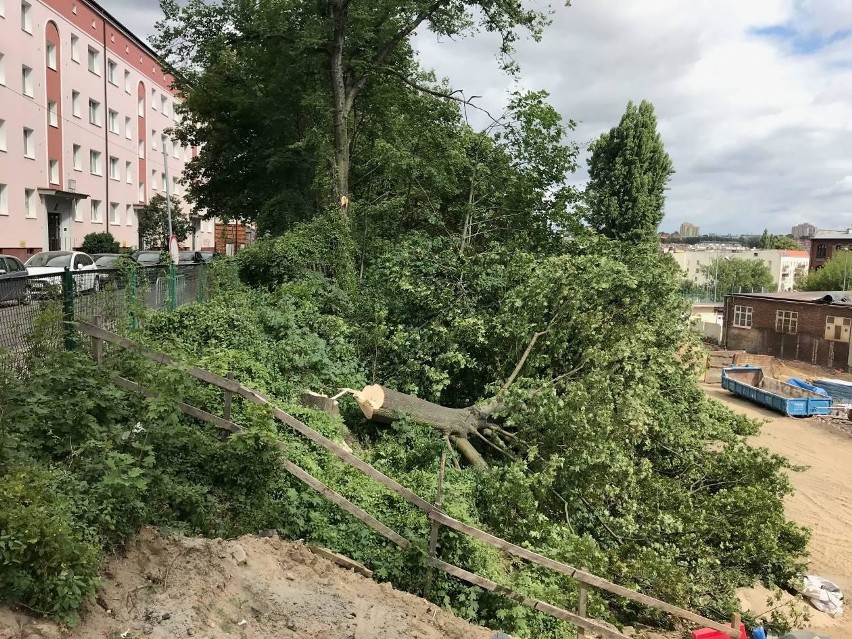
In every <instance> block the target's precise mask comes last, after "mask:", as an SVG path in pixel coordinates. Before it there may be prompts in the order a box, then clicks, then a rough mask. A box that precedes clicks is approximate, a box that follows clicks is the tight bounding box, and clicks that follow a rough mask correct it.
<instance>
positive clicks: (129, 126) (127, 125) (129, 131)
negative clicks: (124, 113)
mask: <svg viewBox="0 0 852 639" xmlns="http://www.w3.org/2000/svg"><path fill="white" fill-rule="evenodd" d="M124 137H126V138H127V139H128V140H132V139H133V123H132V122H131V120H130V118H129V117H125V118H124Z"/></svg>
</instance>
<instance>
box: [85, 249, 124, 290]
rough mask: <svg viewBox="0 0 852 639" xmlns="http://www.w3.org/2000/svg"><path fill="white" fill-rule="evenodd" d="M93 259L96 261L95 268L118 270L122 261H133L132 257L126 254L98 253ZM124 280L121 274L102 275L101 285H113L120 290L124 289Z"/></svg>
mask: <svg viewBox="0 0 852 639" xmlns="http://www.w3.org/2000/svg"><path fill="white" fill-rule="evenodd" d="M92 258H93V259H94V260H95V267H96V268H99V269H101V268H109V269H114V268H118V267H119V266H120V264H121V260H131V258H130V256H129V255H127V254H126V253H96V254H94V255H92ZM124 279H125V278H124V277H122V276H121V274H120V273H101V283H102V284H103V285H106V284H110V283H111V284H114V285H115V286H116V287H118V288H123V286H124Z"/></svg>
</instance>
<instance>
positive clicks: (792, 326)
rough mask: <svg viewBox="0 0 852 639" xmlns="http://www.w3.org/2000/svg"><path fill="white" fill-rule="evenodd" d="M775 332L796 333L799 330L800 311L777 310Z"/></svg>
mask: <svg viewBox="0 0 852 639" xmlns="http://www.w3.org/2000/svg"><path fill="white" fill-rule="evenodd" d="M775 332H776V333H789V334H790V335H795V334H796V333H798V332H799V313H798V311H783V310H777V311H775Z"/></svg>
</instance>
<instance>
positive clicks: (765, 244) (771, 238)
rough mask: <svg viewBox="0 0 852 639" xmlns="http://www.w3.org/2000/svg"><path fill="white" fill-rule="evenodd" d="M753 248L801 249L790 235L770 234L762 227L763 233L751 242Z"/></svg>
mask: <svg viewBox="0 0 852 639" xmlns="http://www.w3.org/2000/svg"><path fill="white" fill-rule="evenodd" d="M751 245H753V246H754V248H761V249H780V250H792V251H797V250H801V247H800V246H799V243H798V242H797V241H796V240H794V239H793V237H792V236H790V235H772V234H771V233H770V232H769V231H768V230H767V229H763V235H761V236H760V239H759V240H757V241H756V242H752V243H751Z"/></svg>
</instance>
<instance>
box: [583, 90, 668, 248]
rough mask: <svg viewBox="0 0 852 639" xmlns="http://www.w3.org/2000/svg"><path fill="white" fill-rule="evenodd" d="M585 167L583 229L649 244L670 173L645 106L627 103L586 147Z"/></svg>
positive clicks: (654, 121) (651, 113)
mask: <svg viewBox="0 0 852 639" xmlns="http://www.w3.org/2000/svg"><path fill="white" fill-rule="evenodd" d="M588 163H589V183H588V186H587V187H586V193H585V219H586V221H587V222H588V224H589V226H591V228H593V229H595V230H596V231H598V232H600V233H603V234H604V235H606V236H607V237H610V238H613V239H618V240H622V241H625V242H649V241H652V240H654V239H655V238H656V235H657V228H658V227H659V226H660V222H662V221H663V215H664V212H663V206H664V203H665V190H666V185H667V184H668V182H669V179H670V178H671V176H672V174H673V173H674V168H673V167H672V162H671V160H670V159H669V156H668V153H666V149H665V147H664V145H663V141H662V138H661V137H660V134H659V133H658V132H657V118H656V116H655V115H654V107H653V106H652V105H651V103H650V102H646V101H645V100H643V101H642V102H641V103H639V106H636V105H634V104H633V103H632V102H628V103H627V110H626V111H625V113H624V115H623V116H622V118H621V122H620V123H619V124H618V126H616V127H613V128H612V129H610V131H609V132H608V133H604V134H603V135H601V137H600V138H598V139H597V140H596V141H595V142H594V143H593V144H592V146H591V155H590V156H589V160H588Z"/></svg>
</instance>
